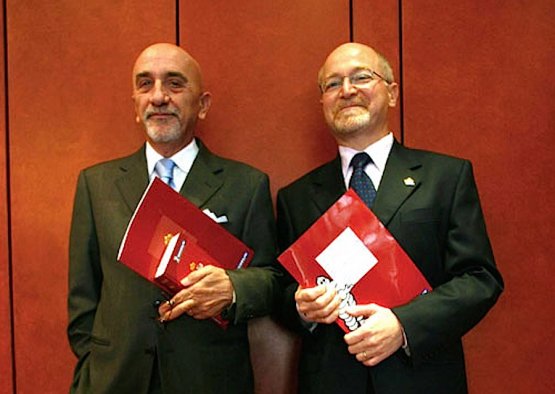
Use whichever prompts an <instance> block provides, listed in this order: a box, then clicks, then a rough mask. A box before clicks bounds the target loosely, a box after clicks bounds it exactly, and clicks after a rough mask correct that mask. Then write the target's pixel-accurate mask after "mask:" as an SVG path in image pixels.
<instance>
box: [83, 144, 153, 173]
mask: <svg viewBox="0 0 555 394" xmlns="http://www.w3.org/2000/svg"><path fill="white" fill-rule="evenodd" d="M140 164H144V165H145V166H146V157H145V153H144V146H142V147H141V148H139V150H137V151H135V152H134V153H132V154H130V155H127V156H122V157H118V158H114V159H110V160H106V161H101V162H99V163H96V164H93V165H91V166H88V167H86V168H84V169H83V170H82V171H81V172H82V173H83V174H85V175H87V176H98V175H101V174H105V173H112V172H114V171H121V170H122V169H123V170H125V169H127V168H129V167H131V166H134V165H140Z"/></svg>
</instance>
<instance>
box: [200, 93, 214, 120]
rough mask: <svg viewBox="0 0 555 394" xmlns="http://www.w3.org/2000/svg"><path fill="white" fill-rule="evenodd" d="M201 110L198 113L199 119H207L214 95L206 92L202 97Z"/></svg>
mask: <svg viewBox="0 0 555 394" xmlns="http://www.w3.org/2000/svg"><path fill="white" fill-rule="evenodd" d="M199 101H200V110H199V112H198V118H199V119H205V118H206V114H207V113H208V110H209V109H210V105H211V104H212V94H211V93H210V92H204V93H202V94H201V95H200V99H199Z"/></svg>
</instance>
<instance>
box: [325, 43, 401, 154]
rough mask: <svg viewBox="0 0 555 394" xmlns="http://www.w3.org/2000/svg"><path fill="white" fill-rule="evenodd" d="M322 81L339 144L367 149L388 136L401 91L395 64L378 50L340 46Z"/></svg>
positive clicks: (329, 59) (328, 119)
mask: <svg viewBox="0 0 555 394" xmlns="http://www.w3.org/2000/svg"><path fill="white" fill-rule="evenodd" d="M318 83H319V85H320V89H321V91H322V98H321V100H320V102H321V103H322V109H323V112H324V117H325V119H326V122H327V123H328V125H329V126H330V129H331V131H332V134H333V135H334V137H335V139H336V141H337V143H338V144H339V145H343V146H348V147H351V148H353V149H357V150H364V149H365V148H366V147H367V146H369V145H370V144H372V143H373V142H375V141H377V140H379V139H380V138H382V137H384V136H385V135H387V133H388V132H389V126H388V111H389V108H392V107H395V105H396V102H397V97H398V95H399V90H398V86H397V84H396V83H395V82H394V80H393V72H392V71H391V66H390V65H389V63H388V62H387V60H386V59H385V58H384V57H383V56H382V55H380V54H379V53H378V52H377V51H376V50H375V49H373V48H371V47H369V46H367V45H363V44H358V43H347V44H342V45H340V46H339V47H337V48H336V49H334V50H333V51H332V52H331V53H330V54H329V56H328V57H327V58H326V61H325V62H324V64H323V66H322V68H321V69H320V72H319V73H318Z"/></svg>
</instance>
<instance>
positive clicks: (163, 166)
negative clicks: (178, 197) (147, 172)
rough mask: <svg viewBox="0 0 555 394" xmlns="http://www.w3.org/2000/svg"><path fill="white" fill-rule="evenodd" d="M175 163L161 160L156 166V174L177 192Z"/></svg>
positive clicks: (170, 160)
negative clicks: (174, 172)
mask: <svg viewBox="0 0 555 394" xmlns="http://www.w3.org/2000/svg"><path fill="white" fill-rule="evenodd" d="M174 168H175V162H174V161H173V160H172V159H160V160H158V162H157V163H156V165H155V166H154V169H155V170H156V174H158V176H159V177H160V179H162V181H164V183H165V184H166V185H168V186H170V187H171V188H172V189H174V190H175V183H173V169H174Z"/></svg>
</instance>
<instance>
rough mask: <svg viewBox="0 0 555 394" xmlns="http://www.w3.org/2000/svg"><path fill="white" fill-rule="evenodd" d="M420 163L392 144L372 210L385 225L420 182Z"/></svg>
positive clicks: (398, 146) (406, 151)
mask: <svg viewBox="0 0 555 394" xmlns="http://www.w3.org/2000/svg"><path fill="white" fill-rule="evenodd" d="M421 166H422V164H421V163H420V162H419V161H416V160H415V159H414V158H413V157H411V155H410V151H409V150H408V149H406V148H404V147H403V146H401V145H399V144H398V143H397V142H395V143H394V144H393V147H392V148H391V152H390V154H389V158H388V159H387V163H386V166H385V171H384V174H383V176H382V180H381V182H380V187H379V189H378V194H377V195H376V200H375V202H374V206H373V208H372V211H373V212H374V213H375V214H376V216H377V217H378V218H379V219H380V221H381V222H382V223H383V224H384V225H385V226H387V225H388V223H389V221H390V220H391V218H392V217H393V215H394V214H395V213H396V212H397V211H398V210H399V208H400V207H401V205H402V204H403V203H404V202H405V201H406V200H407V198H409V196H410V195H411V194H412V193H414V192H415V191H416V190H417V189H418V188H419V187H420V183H421V179H420V177H419V173H418V171H416V170H417V169H418V168H420V167H421Z"/></svg>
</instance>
